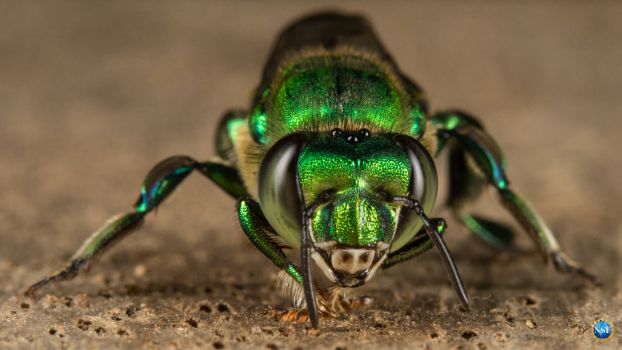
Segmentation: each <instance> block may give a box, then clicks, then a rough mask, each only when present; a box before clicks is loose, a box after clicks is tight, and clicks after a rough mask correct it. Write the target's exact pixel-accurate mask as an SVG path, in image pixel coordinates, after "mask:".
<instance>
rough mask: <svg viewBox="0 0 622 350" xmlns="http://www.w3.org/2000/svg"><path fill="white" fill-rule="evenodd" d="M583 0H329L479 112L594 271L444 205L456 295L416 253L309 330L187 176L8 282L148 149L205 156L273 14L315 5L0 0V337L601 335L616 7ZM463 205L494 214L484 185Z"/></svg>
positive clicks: (341, 343)
mask: <svg viewBox="0 0 622 350" xmlns="http://www.w3.org/2000/svg"><path fill="white" fill-rule="evenodd" d="M594 3H596V4H587V2H585V3H583V2H576V3H575V2H566V3H564V5H561V4H558V3H556V2H551V3H544V2H540V1H530V2H527V3H525V4H509V3H507V2H504V4H499V3H496V2H487V1H479V2H474V3H470V4H468V5H466V4H462V2H456V3H453V2H441V3H438V2H435V1H430V2H425V3H416V4H413V3H411V2H396V3H386V2H382V3H380V2H378V3H358V2H357V3H341V4H340V8H343V9H350V10H356V11H361V12H364V13H366V14H367V15H368V16H369V17H371V19H372V21H373V22H374V23H375V25H376V28H377V30H378V32H379V33H380V35H381V37H382V38H383V40H384V41H385V43H386V45H387V46H388V48H389V49H390V51H391V52H392V53H393V55H394V56H395V58H396V59H397V61H398V63H399V64H400V65H401V67H402V68H403V69H404V70H405V71H406V72H408V73H409V74H410V75H411V76H412V77H413V78H414V79H415V80H416V81H418V82H419V83H420V84H421V85H422V86H423V87H424V88H425V89H426V91H427V93H428V95H429V98H430V101H431V103H432V107H433V108H434V109H438V108H446V107H460V108H463V109H466V110H468V111H471V112H472V113H474V114H476V115H479V116H480V117H481V119H482V120H483V121H484V122H485V123H486V125H487V128H488V129H489V130H490V132H491V133H493V134H494V135H495V136H496V138H497V139H498V141H499V143H500V144H501V145H502V147H503V148H504V149H505V151H506V154H507V156H508V158H509V174H510V178H511V180H512V181H513V184H514V185H515V186H516V188H518V189H519V190H520V191H521V192H522V193H523V194H524V195H525V196H526V197H527V198H529V199H530V201H531V202H532V203H534V205H535V206H536V207H537V208H538V209H539V211H540V213H541V214H542V215H543V216H544V217H545V218H546V219H547V221H548V223H549V224H550V226H551V227H552V228H553V230H554V231H555V232H556V233H557V235H558V237H559V239H560V241H561V245H562V247H563V248H564V249H565V250H566V252H567V253H568V254H569V255H570V256H572V257H574V258H575V259H576V260H577V261H579V262H581V263H582V264H583V265H584V266H586V267H587V268H589V269H590V270H591V271H593V272H594V273H596V274H597V275H598V276H599V277H601V279H602V280H603V281H604V282H605V285H604V287H603V288H600V289H598V288H594V287H590V286H586V285H585V284H584V283H582V281H579V280H577V279H575V278H571V277H568V276H560V275H558V274H557V273H555V272H554V271H553V269H552V268H551V267H550V266H548V267H545V266H544V265H543V264H542V260H541V259H540V257H539V256H538V255H537V254H535V252H534V249H533V247H532V245H531V242H529V240H528V239H527V236H526V235H524V234H520V235H519V236H518V246H519V247H521V248H522V249H523V250H526V251H527V252H526V253H520V254H519V253H508V252H503V253H499V252H497V251H494V250H491V249H490V248H488V247H486V246H484V245H483V244H482V243H480V242H479V241H478V240H477V239H476V238H474V237H472V236H471V235H469V234H468V233H467V232H465V231H464V230H462V229H461V228H459V227H458V226H457V225H456V224H455V222H453V221H449V225H450V233H449V234H448V236H447V241H448V244H449V246H450V248H451V250H452V251H453V253H454V257H455V260H456V262H457V263H458V265H459V267H460V269H461V271H462V274H463V278H464V281H465V283H466V285H467V288H468V291H469V293H470V295H471V298H472V309H471V310H470V311H468V312H465V311H461V310H460V308H459V306H458V303H457V300H456V299H455V297H454V295H453V292H452V290H451V289H450V287H449V285H448V282H447V279H446V276H445V274H444V271H443V268H442V266H441V264H440V263H439V260H438V257H437V256H436V254H426V255H425V256H423V257H421V258H419V259H416V260H413V261H411V262H409V263H406V264H403V265H402V266H398V267H396V268H393V269H391V270H388V271H386V272H384V273H381V274H380V275H379V276H377V277H376V278H375V279H374V280H373V281H372V282H371V283H369V285H367V286H366V287H365V288H363V289H362V290H361V291H360V292H361V293H363V294H366V295H369V296H371V297H373V298H374V304H373V305H372V306H370V307H368V308H366V309H363V310H360V311H355V312H352V313H350V314H348V315H344V316H342V317H340V318H337V319H330V320H322V326H321V327H322V328H321V331H320V332H319V333H313V332H308V330H307V327H308V325H307V324H288V323H282V322H280V321H278V320H276V319H274V318H273V317H272V316H271V310H272V308H277V307H284V306H287V302H286V300H285V299H284V298H283V297H282V296H281V295H280V294H279V292H278V289H277V287H276V283H275V276H276V269H275V268H273V267H272V266H271V264H270V263H269V262H268V261H267V260H266V259H265V258H263V256H261V255H260V253H258V252H257V251H255V250H254V249H253V248H252V247H251V245H250V244H249V243H248V242H247V241H246V238H245V237H244V236H243V235H242V233H241V231H240V229H239V228H238V224H237V222H236V219H235V212H234V201H233V200H231V199H229V198H228V197H227V196H226V195H224V194H223V193H221V192H220V191H219V190H218V189H217V188H216V186H214V185H212V184H210V183H208V182H207V181H205V179H203V178H201V177H199V176H197V177H193V178H191V179H190V180H188V181H187V182H186V183H184V184H183V186H181V188H180V189H179V191H178V193H176V194H175V195H174V196H173V198H172V199H171V200H169V201H167V202H166V203H165V205H163V207H162V208H160V210H159V211H158V213H157V216H151V217H150V218H149V221H148V223H147V225H145V226H144V227H143V229H142V230H141V231H139V232H138V233H135V234H133V235H132V236H130V237H128V238H127V239H125V240H124V241H123V242H122V243H121V244H119V245H118V246H116V247H115V248H114V249H113V250H112V251H110V252H109V254H107V255H106V256H105V257H104V258H103V259H102V260H101V261H100V263H99V264H98V265H97V266H95V267H94V268H93V269H92V270H91V272H90V273H89V274H88V275H84V276H81V277H80V278H77V279H76V280H74V281H72V282H69V283H65V284H62V285H57V286H56V287H54V288H50V289H47V290H45V291H44V292H43V293H41V295H40V298H39V299H38V300H29V299H26V298H23V297H21V296H20V291H22V290H23V289H24V288H25V287H26V286H27V285H28V284H29V283H32V282H34V281H35V280H37V279H38V278H40V277H42V276H43V275H45V274H47V273H50V272H52V271H53V270H54V269H56V268H57V267H59V266H61V265H62V264H63V262H64V261H65V259H67V258H68V257H69V256H71V254H72V253H73V251H74V250H75V249H76V248H77V247H78V246H79V245H80V244H81V241H82V240H83V239H84V238H86V237H87V236H88V235H89V233H90V232H92V231H93V230H94V229H96V228H97V227H99V226H100V225H101V224H102V223H103V222H104V221H105V220H106V219H107V218H108V217H109V216H111V215H113V214H114V213H117V212H120V211H123V210H126V209H127V208H129V205H130V204H131V203H132V202H133V201H134V199H135V197H136V195H137V191H138V185H139V184H140V182H141V180H142V178H143V176H144V174H145V173H146V172H147V171H148V169H149V168H150V167H151V166H152V165H153V164H155V163H156V162H157V161H158V160H160V159H162V158H164V157H166V156H168V155H172V154H180V153H181V154H189V155H191V156H194V157H196V158H199V159H201V158H207V157H209V156H211V155H212V154H213V146H212V143H213V141H212V135H213V134H214V129H215V126H216V123H217V122H218V119H219V117H220V115H221V113H222V112H223V111H224V110H226V109H228V108H230V107H235V106H242V107H245V106H246V105H247V103H248V99H249V96H250V94H251V90H252V89H253V87H254V86H255V85H256V84H257V83H258V81H259V75H260V71H261V67H262V64H263V62H264V60H265V59H266V56H267V54H268V50H269V48H270V46H271V43H272V39H273V38H274V36H275V35H276V33H277V32H278V30H279V29H280V28H281V27H282V26H283V25H284V24H285V23H286V22H287V21H289V20H291V19H292V18H294V17H295V16H297V15H300V14H303V13H306V12H308V11H309V10H311V9H314V8H324V7H326V6H327V5H328V4H324V5H311V4H309V3H290V2H285V1H282V2H267V3H264V4H259V2H248V3H246V2H238V1H223V2H209V3H208V2H190V1H189V2H183V3H179V4H176V3H174V2H161V3H160V2H140V3H139V2H132V3H131V4H130V3H129V2H125V1H119V2H115V1H113V2H89V3H85V2H78V1H76V2H43V1H42V2H40V3H37V2H29V3H28V4H27V3H25V2H19V1H2V2H0V169H1V170H0V348H68V349H75V348H81V349H84V348H136V347H146V348H195V347H201V348H210V347H214V348H268V349H277V348H305V349H306V348H329V349H346V348H347V349H363V348H415V349H421V348H451V349H497V348H520V349H526V348H531V349H571V348H597V349H607V348H609V349H613V348H619V347H620V345H621V344H622V340H621V339H622V338H620V333H621V332H622V331H621V328H620V327H621V323H620V322H621V320H620V315H621V314H622V312H621V311H622V282H621V279H620V271H621V270H620V264H621V261H620V251H621V249H622V223H621V220H620V203H622V183H621V181H620V171H622V157H621V156H620V147H621V146H622V141H620V137H619V133H620V130H621V128H622V121H621V120H622V119H621V118H622V96H621V95H620V91H622V65H621V64H620V62H622V45H621V44H620V43H621V41H620V38H621V37H622V22H621V21H620V20H619V18H620V17H621V16H622V4H621V3H619V2H617V3H616V2H610V3H607V2H605V1H599V2H594ZM440 170H441V172H443V171H444V170H445V167H443V166H441V167H440ZM478 208H479V210H480V211H485V212H487V213H490V214H491V215H492V216H495V217H498V218H500V219H501V220H503V221H505V222H508V223H511V222H512V221H511V218H510V217H509V215H507V214H506V213H505V212H503V211H502V210H501V209H499V207H498V205H497V203H496V201H495V200H494V196H493V194H492V193H490V194H488V195H487V196H486V197H485V198H484V200H483V201H482V203H481V204H480V205H479V207H478ZM436 214H438V215H446V214H447V212H446V211H444V210H443V209H442V208H441V207H439V209H438V210H437V213H436ZM48 293H49V294H48ZM598 319H605V320H608V321H610V322H611V323H612V324H613V325H614V328H615V329H616V330H617V333H616V334H614V335H613V336H612V338H611V339H610V340H609V341H606V342H599V341H596V340H595V338H594V336H593V334H592V326H593V324H594V322H595V321H596V320H598Z"/></svg>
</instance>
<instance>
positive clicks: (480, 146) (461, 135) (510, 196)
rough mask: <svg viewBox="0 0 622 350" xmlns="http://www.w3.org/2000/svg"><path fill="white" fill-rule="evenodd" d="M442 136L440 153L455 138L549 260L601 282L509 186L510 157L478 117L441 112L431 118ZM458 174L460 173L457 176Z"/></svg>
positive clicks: (565, 271)
mask: <svg viewBox="0 0 622 350" xmlns="http://www.w3.org/2000/svg"><path fill="white" fill-rule="evenodd" d="M430 122H431V124H432V125H433V126H435V127H436V128H437V136H438V138H439V142H438V145H439V147H438V149H437V153H438V152H439V151H440V150H441V149H442V148H443V146H444V145H445V144H446V143H447V142H448V141H451V140H454V141H456V142H457V144H458V146H459V147H460V148H461V149H462V150H463V151H464V152H465V153H466V154H468V156H469V157H471V159H472V160H473V161H472V164H473V167H474V168H476V169H477V170H478V171H479V172H480V173H481V174H482V176H484V177H485V178H486V180H487V182H488V183H489V184H492V185H493V186H494V188H495V189H496V190H497V192H498V193H499V197H500V199H501V203H502V204H503V205H504V206H505V207H506V208H507V209H508V210H509V211H510V213H511V214H512V215H513V216H514V218H515V219H516V220H517V221H518V222H519V223H520V225H521V226H522V227H523V229H524V230H525V231H527V233H529V235H530V237H531V238H532V240H533V241H534V242H535V243H536V245H537V246H538V248H539V249H540V251H541V253H542V256H543V258H544V260H545V262H546V261H548V259H551V260H552V262H553V265H554V266H555V268H556V270H557V271H559V272H564V273H572V274H575V275H577V276H580V277H582V278H585V279H587V280H588V281H590V282H591V283H594V284H599V283H600V282H599V280H598V279H597V278H596V277H595V276H593V275H592V274H590V273H588V272H587V271H585V270H584V269H583V268H581V267H580V266H578V265H577V264H576V263H575V262H573V261H572V260H571V259H569V258H568V257H566V255H565V254H564V253H563V252H562V251H561V250H560V247H559V244H558V243H557V239H556V238H555V236H554V235H553V233H552V232H551V230H550V229H549V228H548V226H547V225H546V224H545V223H544V221H543V220H542V218H540V216H539V215H538V214H537V213H536V212H535V211H534V210H533V209H532V208H531V206H529V204H527V202H526V201H525V200H523V199H522V198H521V197H520V196H519V195H517V194H516V192H515V191H513V190H512V189H511V188H510V186H509V181H508V178H507V176H506V173H505V168H506V160H505V157H504V156H503V153H502V151H501V149H500V148H499V146H498V145H497V143H496V142H495V140H494V139H493V138H492V137H491V136H490V135H488V134H487V133H486V132H485V131H484V129H483V127H482V126H481V124H480V123H479V122H478V121H477V120H475V118H473V117H471V116H469V115H467V114H465V113H462V112H457V111H449V112H442V113H438V114H437V115H435V116H434V117H433V118H432V119H431V121H430ZM456 176H458V175H456Z"/></svg>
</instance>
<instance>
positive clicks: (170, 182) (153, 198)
mask: <svg viewBox="0 0 622 350" xmlns="http://www.w3.org/2000/svg"><path fill="white" fill-rule="evenodd" d="M193 170H198V171H199V172H201V173H202V174H203V175H205V176H207V177H208V178H210V179H211V180H212V181H214V182H215V183H216V184H218V185H219V186H220V187H221V188H222V189H223V190H225V191H226V192H227V193H229V194H230V195H231V196H233V197H241V196H244V195H246V190H245V189H244V185H243V184H242V182H241V180H240V178H239V176H238V174H237V170H235V169H233V168H230V167H228V166H226V165H223V164H219V163H216V162H197V161H196V160H194V159H192V158H190V157H188V156H173V157H170V158H167V159H164V160H163V161H161V162H160V163H158V164H157V165H156V166H154V167H153V168H152V169H151V171H150V172H149V173H148V174H147V176H146V177H145V180H144V182H143V184H142V186H141V189H140V195H139V197H138V200H137V201H136V203H135V204H134V207H133V208H132V210H131V211H129V212H126V213H122V214H119V215H116V216H114V217H112V218H111V219H110V220H108V221H107V222H106V223H105V224H104V226H102V227H101V228H100V229H99V230H97V231H95V233H93V234H92V235H91V237H89V238H88V239H87V240H86V241H85V242H84V243H83V244H82V246H81V247H80V249H78V251H77V252H76V253H75V254H74V255H73V257H72V258H71V260H70V261H69V262H68V264H67V265H66V266H65V267H64V268H62V269H61V270H59V271H57V272H56V273H54V274H52V275H50V276H48V277H46V278H44V279H42V280H40V281H38V282H37V283H35V284H33V285H32V286H30V288H28V289H27V290H26V292H25V294H26V295H28V296H31V297H32V296H34V295H35V293H36V292H37V291H38V290H39V289H41V288H43V287H45V286H46V285H48V284H50V283H54V282H60V281H64V280H69V279H72V278H74V277H75V276H77V275H78V273H80V272H81V271H83V270H86V269H88V267H89V266H90V265H91V264H92V263H93V261H94V260H95V258H97V257H98V256H99V255H101V254H102V253H103V252H104V251H105V250H106V249H107V248H109V247H111V246H112V245H113V244H114V243H116V242H118V241H119V240H121V239H122V238H123V237H124V236H126V235H128V234H129V233H130V232H132V231H133V230H135V229H137V228H138V227H139V226H140V225H141V224H142V222H143V221H144V217H145V215H147V214H148V213H149V212H151V211H152V210H153V209H155V208H157V207H158V206H159V205H160V203H162V202H163V201H164V200H165V199H166V198H167V197H168V196H169V195H170V194H171V193H172V192H173V191H174V190H175V188H176V187H177V185H179V184H180V183H181V182H182V181H183V180H184V179H185V178H186V177H187V176H188V175H190V173H191V172H192V171H193Z"/></svg>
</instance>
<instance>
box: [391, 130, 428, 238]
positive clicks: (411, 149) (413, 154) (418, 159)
mask: <svg viewBox="0 0 622 350" xmlns="http://www.w3.org/2000/svg"><path fill="white" fill-rule="evenodd" d="M394 140H395V142H396V143H397V144H398V145H399V146H400V147H401V148H402V149H403V150H404V152H406V154H407V155H408V160H409V162H410V166H411V175H410V185H409V195H410V196H412V197H413V198H415V199H417V200H418V201H419V203H421V206H422V207H423V210H424V211H426V212H428V213H429V212H430V211H432V209H433V208H434V202H435V201H436V193H437V191H438V180H437V177H436V167H435V166H434V161H433V160H432V157H431V156H430V154H429V153H428V151H427V150H426V149H425V147H423V145H422V144H421V143H420V142H419V141H417V140H415V139H414V138H412V137H410V136H406V135H396V136H394ZM419 227H421V224H420V219H419V217H418V216H417V214H415V213H414V212H413V211H402V214H400V221H399V224H398V227H397V229H396V231H395V236H394V238H393V247H400V246H403V245H404V244H406V243H407V242H408V241H409V240H410V239H411V238H412V237H414V236H415V234H416V233H417V232H416V231H417V230H418V229H419Z"/></svg>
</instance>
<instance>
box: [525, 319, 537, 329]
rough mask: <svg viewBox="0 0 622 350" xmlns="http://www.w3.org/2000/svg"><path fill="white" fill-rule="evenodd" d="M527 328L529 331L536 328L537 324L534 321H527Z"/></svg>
mask: <svg viewBox="0 0 622 350" xmlns="http://www.w3.org/2000/svg"><path fill="white" fill-rule="evenodd" d="M525 326H527V328H529V329H534V328H536V324H535V323H534V322H533V321H532V320H527V321H525Z"/></svg>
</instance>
